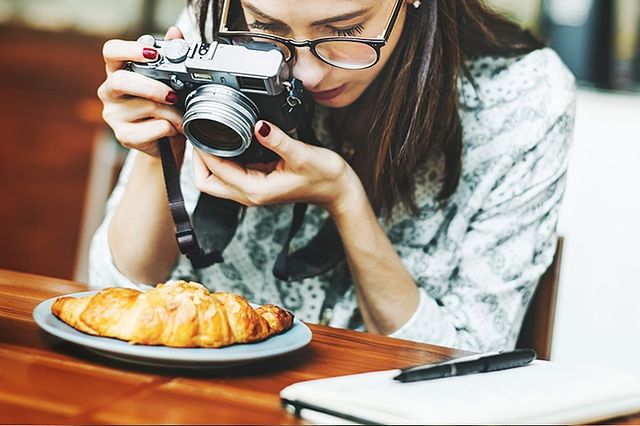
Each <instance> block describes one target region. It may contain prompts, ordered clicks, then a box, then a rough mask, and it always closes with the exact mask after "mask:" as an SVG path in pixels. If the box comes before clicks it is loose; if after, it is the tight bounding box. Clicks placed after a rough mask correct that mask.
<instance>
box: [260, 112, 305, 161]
mask: <svg viewBox="0 0 640 426" xmlns="http://www.w3.org/2000/svg"><path fill="white" fill-rule="evenodd" d="M254 133H255V135H256V138H257V139H258V141H259V142H260V143H261V144H262V145H264V146H265V147H267V148H269V149H270V150H271V151H273V152H275V153H276V154H278V155H279V156H280V157H281V158H282V159H284V160H285V161H286V162H287V164H288V165H289V166H292V167H296V166H298V165H300V164H302V163H304V162H305V161H306V159H307V158H308V155H309V146H308V145H307V144H305V143H303V142H300V141H298V140H295V139H293V138H292V137H290V136H289V135H287V134H286V133H285V132H283V131H282V130H280V128H278V127H277V126H275V125H274V124H271V123H268V122H266V121H264V120H260V121H258V122H257V123H256V125H255V128H254Z"/></svg>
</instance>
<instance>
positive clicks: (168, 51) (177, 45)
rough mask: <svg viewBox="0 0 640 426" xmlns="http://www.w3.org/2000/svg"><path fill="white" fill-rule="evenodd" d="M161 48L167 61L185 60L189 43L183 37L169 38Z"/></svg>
mask: <svg viewBox="0 0 640 426" xmlns="http://www.w3.org/2000/svg"><path fill="white" fill-rule="evenodd" d="M163 50H164V57H165V58H167V59H168V60H169V62H173V63H177V62H182V61H184V60H185V58H186V57H187V54H188V53H189V45H188V44H187V42H186V41H184V40H183V39H181V38H177V39H175V40H171V41H170V42H169V44H167V47H165V48H164V49H163Z"/></svg>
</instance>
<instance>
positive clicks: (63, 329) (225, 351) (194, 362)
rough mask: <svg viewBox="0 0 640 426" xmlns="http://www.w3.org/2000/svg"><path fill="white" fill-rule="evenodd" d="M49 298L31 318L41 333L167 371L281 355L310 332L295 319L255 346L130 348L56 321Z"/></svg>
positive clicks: (306, 340) (300, 344)
mask: <svg viewBox="0 0 640 426" xmlns="http://www.w3.org/2000/svg"><path fill="white" fill-rule="evenodd" d="M95 293H97V291H85V292H81V293H73V294H69V295H67V296H69V297H82V296H89V295H93V294H95ZM56 299H57V297H52V298H51V299H48V300H45V301H44V302H42V303H40V304H39V305H38V306H36V308H35V309H34V310H33V318H34V320H35V322H36V324H38V326H40V327H41V328H42V329H43V330H45V331H47V332H48V333H50V334H53V335H54V336H56V337H59V338H61V339H64V340H67V341H69V342H73V343H75V344H78V345H81V346H84V347H86V348H87V349H90V350H92V351H94V352H97V353H99V354H101V355H103V356H107V357H110V358H116V359H120V360H124V361H128V362H134V363H139V364H148V365H157V366H167V367H188V368H190V367H191V368H193V367H195V368H202V367H225V366H230V365H236V364H243V363H247V362H251V361H256V360H259V359H263V358H269V357H273V356H277V355H282V354H285V353H288V352H291V351H295V350H296V349H300V348H301V347H303V346H305V345H307V344H308V343H309V342H310V341H311V330H309V327H307V326H306V325H305V324H303V323H302V322H300V321H298V320H297V319H296V320H294V323H293V327H291V328H290V329H289V330H288V331H286V332H284V333H282V334H279V335H277V336H273V337H270V338H269V339H267V340H265V341H262V342H258V343H248V344H239V345H233V346H228V347H224V348H217V349H209V348H171V347H167V346H149V345H132V344H129V343H127V342H124V341H122V340H118V339H112V338H109V337H97V336H91V335H89V334H85V333H83V332H81V331H78V330H76V329H75V328H73V327H71V326H69V325H67V324H66V323H64V322H63V321H60V320H59V319H58V318H57V317H56V316H55V315H53V314H52V313H51V305H52V304H53V302H54V301H55V300H56Z"/></svg>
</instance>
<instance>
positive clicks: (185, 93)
mask: <svg viewBox="0 0 640 426" xmlns="http://www.w3.org/2000/svg"><path fill="white" fill-rule="evenodd" d="M138 41H139V42H141V43H143V44H145V45H147V46H150V47H153V48H154V49H156V50H157V51H158V56H157V57H156V59H155V60H154V61H153V62H145V63H138V62H131V63H130V64H129V65H128V69H129V70H130V71H133V72H136V73H138V74H142V75H145V76H147V77H150V78H153V79H155V80H159V81H162V82H164V83H165V84H167V85H169V86H171V87H172V88H173V89H174V90H175V91H176V93H177V94H178V103H177V106H178V107H179V108H181V109H182V110H183V111H184V122H183V126H184V133H185V135H186V136H187V138H188V139H189V141H190V142H191V143H192V144H193V145H194V146H196V147H197V148H199V149H201V150H202V151H204V152H207V153H209V154H212V155H215V156H218V157H226V158H232V159H234V160H235V161H237V162H240V163H245V164H246V163H267V162H271V161H274V160H276V159H277V158H278V156H277V155H276V154H275V153H274V152H272V151H270V150H268V149H267V148H265V147H263V146H262V145H261V144H260V143H259V142H257V141H256V140H255V137H254V136H253V128H254V125H255V123H256V122H257V121H258V120H260V119H264V120H267V121H270V122H272V123H274V124H275V125H277V126H278V127H280V128H281V129H282V130H283V131H285V132H287V133H288V134H289V135H291V136H294V137H295V135H296V131H297V129H298V127H299V126H300V125H301V122H302V121H304V122H305V123H306V124H308V122H309V121H310V111H309V108H308V107H309V106H310V105H311V104H312V102H307V101H306V100H304V98H305V97H306V94H305V93H304V89H303V87H302V82H300V81H299V80H297V79H294V78H291V72H290V69H289V66H288V65H287V63H286V62H285V60H284V56H283V54H282V52H281V51H280V50H279V49H278V48H277V47H276V46H274V45H272V44H270V43H264V42H255V41H252V42H249V43H246V44H244V45H233V44H224V43H221V42H217V41H214V42H211V43H206V42H195V43H191V44H189V43H187V42H186V41H185V40H182V39H175V40H170V41H167V40H159V39H155V38H154V37H153V36H151V35H143V36H141V37H140V38H139V39H138ZM303 100H304V102H303ZM303 103H304V104H305V105H303ZM307 104H308V105H307Z"/></svg>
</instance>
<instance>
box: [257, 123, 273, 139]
mask: <svg viewBox="0 0 640 426" xmlns="http://www.w3.org/2000/svg"><path fill="white" fill-rule="evenodd" d="M258 133H260V134H261V135H262V137H263V138H266V137H267V136H269V133H271V126H269V125H268V124H267V123H265V122H264V121H263V122H262V126H260V129H259V130H258Z"/></svg>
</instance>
